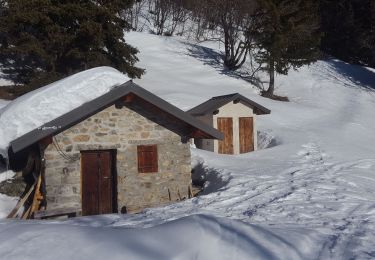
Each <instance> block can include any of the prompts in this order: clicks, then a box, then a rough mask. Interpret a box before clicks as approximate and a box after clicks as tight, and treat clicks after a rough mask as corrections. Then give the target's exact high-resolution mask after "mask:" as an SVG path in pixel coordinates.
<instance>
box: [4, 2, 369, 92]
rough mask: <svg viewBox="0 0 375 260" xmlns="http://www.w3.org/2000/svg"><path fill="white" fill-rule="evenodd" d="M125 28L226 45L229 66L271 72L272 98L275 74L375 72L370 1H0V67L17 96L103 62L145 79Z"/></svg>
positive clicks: (269, 89) (250, 76)
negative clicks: (321, 64)
mask: <svg viewBox="0 0 375 260" xmlns="http://www.w3.org/2000/svg"><path fill="white" fill-rule="evenodd" d="M129 30H134V31H149V32H150V33H153V34H157V35H163V36H165V37H168V36H173V35H179V36H184V37H189V38H191V39H193V40H196V41H199V42H201V41H220V42H222V43H223V55H222V60H223V66H224V67H225V69H226V70H228V71H229V72H235V73H239V74H240V75H241V76H243V75H245V76H244V77H247V78H248V79H249V80H250V81H251V82H252V83H254V84H263V83H264V82H257V80H258V79H257V77H256V75H257V73H258V72H260V71H263V72H266V73H267V74H268V75H269V80H268V82H267V87H266V88H265V89H264V90H263V92H262V95H264V96H267V97H271V98H274V97H275V95H274V88H275V74H284V75H285V74H287V73H288V71H289V70H290V69H298V68H300V67H301V66H302V65H305V64H310V63H312V62H315V61H316V60H318V59H324V58H330V57H333V58H337V59H341V60H343V61H346V62H349V63H353V64H359V65H366V66H370V67H375V49H374V48H373V46H375V32H374V30H375V3H374V1H372V0H341V1H334V0H320V1H315V0H246V1H245V0H110V1H101V0H96V1H80V2H77V1H52V0H49V1H44V0H34V1H26V0H1V1H0V66H1V69H2V72H3V74H4V77H6V78H7V79H10V80H12V81H13V82H15V84H16V85H17V88H13V90H14V89H17V90H14V92H15V95H20V94H23V93H25V92H28V91H30V90H33V89H35V88H38V87H40V86H42V85H44V84H47V83H49V82H52V81H55V80H57V79H60V78H63V77H65V76H67V75H70V74H73V73H75V72H78V71H81V70H84V69H88V68H91V67H95V66H100V65H109V66H113V67H115V68H117V69H119V70H120V71H122V72H124V73H127V74H128V75H129V76H130V77H133V78H134V77H141V76H142V74H143V73H144V70H143V69H142V68H138V67H136V65H135V63H136V62H137V61H138V59H137V56H136V55H137V52H138V51H137V49H136V48H135V47H133V46H130V45H129V44H127V43H126V35H125V34H124V32H126V31H129ZM124 38H125V40H124ZM247 61H248V62H250V64H251V68H246V70H247V71H246V73H245V74H243V70H244V69H243V65H244V64H245V63H246V62H247Z"/></svg>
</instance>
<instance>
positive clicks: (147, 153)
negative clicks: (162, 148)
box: [137, 145, 158, 173]
mask: <svg viewBox="0 0 375 260" xmlns="http://www.w3.org/2000/svg"><path fill="white" fill-rule="evenodd" d="M137 153H138V172H139V173H150V172H158V150H157V146H156V145H138V146H137Z"/></svg>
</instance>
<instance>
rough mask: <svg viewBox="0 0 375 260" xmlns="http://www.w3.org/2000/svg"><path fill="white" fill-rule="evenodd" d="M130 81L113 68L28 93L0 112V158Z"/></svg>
mask: <svg viewBox="0 0 375 260" xmlns="http://www.w3.org/2000/svg"><path fill="white" fill-rule="evenodd" d="M129 80H130V79H129V78H128V77H127V76H125V75H124V74H122V73H121V72H119V71H118V70H116V69H114V68H111V67H97V68H93V69H89V70H86V71H83V72H79V73H77V74H74V75H72V76H69V77H67V78H64V79H62V80H59V81H56V82H54V83H51V84H49V85H47V86H44V87H42V88H39V89H37V90H34V91H32V92H29V93H27V94H25V95H23V96H21V97H19V98H17V99H15V100H14V101H12V102H10V103H9V104H8V105H7V106H5V107H4V108H2V109H0V154H1V155H3V156H4V157H7V149H8V147H9V143H10V142H11V141H13V140H14V139H16V138H18V137H20V136H22V135H24V134H26V133H27V132H29V131H31V130H33V129H35V128H38V127H40V126H42V125H43V124H45V123H47V122H50V121H51V120H53V119H55V118H57V117H59V116H61V115H63V114H65V113H67V112H69V111H71V110H73V109H75V108H77V107H79V106H81V105H82V104H84V103H86V102H89V101H91V100H93V99H95V98H97V97H99V96H102V95H103V94H105V93H107V92H108V91H110V90H111V89H112V88H113V87H115V86H118V85H120V84H122V83H125V82H127V81H129Z"/></svg>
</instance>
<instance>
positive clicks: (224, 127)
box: [217, 117, 234, 154]
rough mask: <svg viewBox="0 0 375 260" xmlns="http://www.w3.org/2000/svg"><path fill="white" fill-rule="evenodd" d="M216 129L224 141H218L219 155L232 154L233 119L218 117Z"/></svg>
mask: <svg viewBox="0 0 375 260" xmlns="http://www.w3.org/2000/svg"><path fill="white" fill-rule="evenodd" d="M217 128H218V130H219V131H221V132H223V134H224V139H223V140H222V141H219V149H218V152H219V153H220V154H233V153H234V149H233V119H232V118H231V117H218V118H217Z"/></svg>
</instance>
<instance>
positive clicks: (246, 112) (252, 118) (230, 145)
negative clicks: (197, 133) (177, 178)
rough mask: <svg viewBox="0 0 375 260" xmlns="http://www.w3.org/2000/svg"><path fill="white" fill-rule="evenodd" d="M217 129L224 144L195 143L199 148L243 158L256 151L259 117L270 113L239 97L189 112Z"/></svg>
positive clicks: (216, 100)
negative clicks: (257, 119)
mask: <svg viewBox="0 0 375 260" xmlns="http://www.w3.org/2000/svg"><path fill="white" fill-rule="evenodd" d="M187 113H189V114H190V115H192V116H194V117H195V118H197V119H199V120H201V121H202V122H204V123H206V124H207V125H210V126H212V127H214V128H215V129H218V130H219V131H221V132H222V133H223V134H224V139H223V140H214V139H195V140H194V142H195V145H196V147H197V148H200V149H203V150H207V151H211V152H216V153H220V154H242V153H248V152H252V151H254V150H256V149H257V127H256V116H257V115H263V114H270V113H271V110H269V109H267V108H265V107H263V106H261V105H260V104H258V103H256V102H254V101H252V100H250V99H248V98H246V97H244V96H242V95H240V94H238V93H235V94H230V95H224V96H217V97H213V98H211V99H210V100H207V101H206V102H204V103H202V104H200V105H198V106H196V107H194V108H192V109H191V110H189V111H187Z"/></svg>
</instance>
